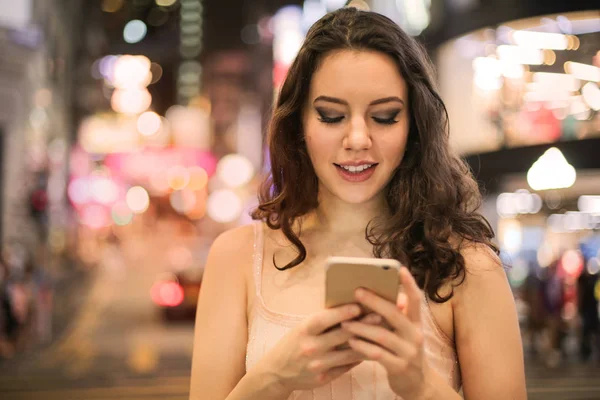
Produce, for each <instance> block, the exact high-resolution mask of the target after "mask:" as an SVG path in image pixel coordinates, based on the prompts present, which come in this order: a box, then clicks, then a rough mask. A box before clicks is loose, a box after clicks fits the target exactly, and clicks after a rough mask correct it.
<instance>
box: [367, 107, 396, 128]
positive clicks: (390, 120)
mask: <svg viewBox="0 0 600 400" xmlns="http://www.w3.org/2000/svg"><path fill="white" fill-rule="evenodd" d="M398 114H400V110H396V111H394V112H393V113H391V114H389V115H387V116H385V117H376V116H373V117H372V118H373V121H375V122H377V123H379V124H384V125H393V124H395V123H397V122H398V120H396V117H397V116H398Z"/></svg>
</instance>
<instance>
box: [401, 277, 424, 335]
mask: <svg viewBox="0 0 600 400" xmlns="http://www.w3.org/2000/svg"><path fill="white" fill-rule="evenodd" d="M400 280H401V281H402V286H403V287H404V290H405V293H406V297H407V302H408V305H407V307H406V315H407V316H408V319H409V320H411V321H412V322H414V323H418V324H420V323H421V302H422V296H423V293H421V289H419V286H418V285H417V282H416V281H415V278H413V276H412V274H411V273H410V272H409V270H408V269H407V268H406V267H402V268H401V269H400Z"/></svg>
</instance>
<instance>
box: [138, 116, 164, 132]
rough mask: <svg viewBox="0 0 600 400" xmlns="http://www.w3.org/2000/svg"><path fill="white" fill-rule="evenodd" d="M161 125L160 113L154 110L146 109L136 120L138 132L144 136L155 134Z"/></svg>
mask: <svg viewBox="0 0 600 400" xmlns="http://www.w3.org/2000/svg"><path fill="white" fill-rule="evenodd" d="M161 126H162V119H161V118H160V115H158V114H157V113H155V112H154V111H147V112H145V113H143V114H141V115H140V116H139V117H138V120H137V129H138V132H139V133H141V134H142V135H144V136H152V135H154V134H156V133H157V132H158V131H159V130H160V128H161Z"/></svg>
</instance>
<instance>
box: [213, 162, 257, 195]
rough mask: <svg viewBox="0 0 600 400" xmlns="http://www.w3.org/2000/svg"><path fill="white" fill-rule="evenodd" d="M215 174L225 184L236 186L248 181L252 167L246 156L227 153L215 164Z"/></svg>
mask: <svg viewBox="0 0 600 400" xmlns="http://www.w3.org/2000/svg"><path fill="white" fill-rule="evenodd" d="M217 176H218V177H219V179H220V180H221V181H223V183H225V184H226V185H227V186H229V187H231V188H236V187H239V186H242V185H245V184H247V183H248V182H250V180H251V179H252V177H253V176H254V167H253V165H252V163H251V162H250V160H248V159H247V158H246V157H244V156H242V155H240V154H228V155H226V156H225V157H223V158H222V159H221V160H220V161H219V163H218V164H217Z"/></svg>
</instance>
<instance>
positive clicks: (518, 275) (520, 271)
mask: <svg viewBox="0 0 600 400" xmlns="http://www.w3.org/2000/svg"><path fill="white" fill-rule="evenodd" d="M528 275H529V266H528V265H527V261H525V260H523V259H522V258H518V259H516V260H515V262H514V263H513V264H512V265H511V267H510V268H509V270H508V278H509V280H510V283H511V284H512V285H513V286H515V287H518V286H521V285H522V284H523V282H525V280H526V279H527V276H528Z"/></svg>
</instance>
